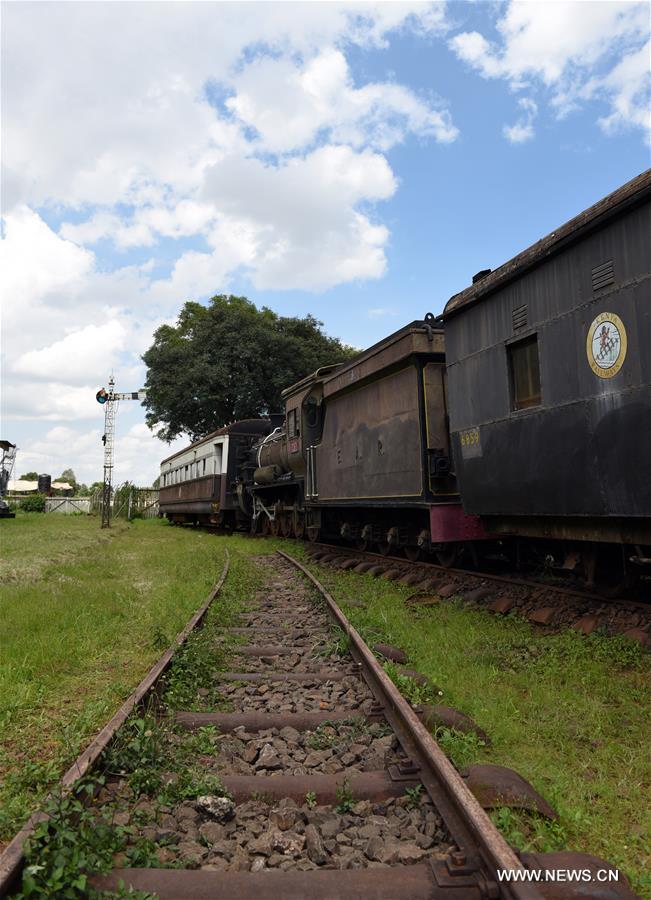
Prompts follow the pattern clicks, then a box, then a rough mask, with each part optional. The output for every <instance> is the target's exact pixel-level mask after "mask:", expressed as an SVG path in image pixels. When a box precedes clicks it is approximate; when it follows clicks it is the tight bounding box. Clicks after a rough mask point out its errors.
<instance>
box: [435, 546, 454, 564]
mask: <svg viewBox="0 0 651 900" xmlns="http://www.w3.org/2000/svg"><path fill="white" fill-rule="evenodd" d="M436 558H437V559H438V562H439V565H440V566H443V568H444V569H451V568H452V567H453V566H454V564H455V563H456V561H457V560H458V559H459V545H458V544H446V545H445V547H444V548H443V549H442V550H437V551H436Z"/></svg>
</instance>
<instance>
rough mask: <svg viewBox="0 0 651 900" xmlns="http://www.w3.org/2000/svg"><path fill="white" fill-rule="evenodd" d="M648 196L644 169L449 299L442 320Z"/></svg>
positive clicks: (650, 175)
mask: <svg viewBox="0 0 651 900" xmlns="http://www.w3.org/2000/svg"><path fill="white" fill-rule="evenodd" d="M648 195H651V169H647V170H646V171H645V172H642V174H641V175H638V176H637V177H636V178H632V179H631V180H630V181H627V182H626V184H623V185H622V186H621V187H620V188H617V190H616V191H613V192H612V194H608V196H607V197H604V198H603V199H602V200H599V201H598V202H597V203H595V204H594V205H593V206H590V207H589V208H588V209H586V210H584V211H583V212H582V213H580V214H579V215H578V216H575V217H574V218H573V219H570V220H569V222H566V223H565V224H564V225H561V227H560V228H557V229H556V231H552V232H551V233H550V234H548V235H547V236H546V237H544V238H542V239H541V240H539V241H537V242H536V243H535V244H532V245H531V247H528V248H527V249H526V250H523V251H522V253H518V255H517V256H514V257H513V259H511V260H509V261H508V262H506V263H504V265H502V266H500V267H499V269H495V270H494V271H493V272H491V273H490V274H489V275H486V276H485V277H483V278H482V279H481V280H480V281H478V282H477V283H476V284H472V285H470V287H467V288H466V289H465V290H463V291H461V292H460V293H459V294H455V295H454V296H453V297H450V299H449V300H448V302H447V304H446V306H445V309H444V310H443V318H444V319H445V318H447V317H448V316H451V315H454V314H455V313H457V312H459V311H460V310H462V309H464V308H465V307H467V306H470V305H471V304H473V303H476V302H477V301H478V300H480V299H481V298H482V297H484V296H486V295H487V294H490V293H493V291H496V290H499V288H501V287H503V286H504V285H505V284H507V283H508V282H509V281H512V280H513V279H515V278H518V277H519V276H520V275H522V274H523V273H524V272H525V271H527V269H530V268H533V266H535V265H538V264H539V263H541V262H542V261H543V260H544V259H546V258H547V257H549V256H551V255H552V254H554V253H557V252H558V251H559V250H561V249H563V248H564V247H565V246H567V245H568V244H570V243H572V242H573V241H575V240H578V239H579V238H580V237H582V236H583V234H585V233H586V232H587V231H589V230H591V229H593V228H596V227H597V226H598V225H600V224H602V222H603V221H605V220H606V219H608V218H610V217H612V216H614V215H617V214H618V213H620V212H621V211H622V210H624V209H626V208H627V207H629V206H632V205H634V204H636V203H639V202H641V201H642V200H643V199H645V197H647V196H648Z"/></svg>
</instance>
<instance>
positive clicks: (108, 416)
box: [95, 375, 147, 528]
mask: <svg viewBox="0 0 651 900" xmlns="http://www.w3.org/2000/svg"><path fill="white" fill-rule="evenodd" d="M114 387H115V379H114V378H113V376H112V375H111V377H110V378H109V380H108V391H107V390H106V388H100V389H99V391H98V392H97V393H96V394H95V399H96V400H97V402H98V403H101V404H102V405H103V406H104V434H103V435H102V443H103V444H104V484H103V487H102V528H110V527H111V481H112V479H113V444H114V442H115V416H116V414H117V411H118V402H119V401H120V400H144V399H145V397H146V396H147V391H127V392H123V393H120V392H119V391H118V392H116V391H114V390H113V389H114Z"/></svg>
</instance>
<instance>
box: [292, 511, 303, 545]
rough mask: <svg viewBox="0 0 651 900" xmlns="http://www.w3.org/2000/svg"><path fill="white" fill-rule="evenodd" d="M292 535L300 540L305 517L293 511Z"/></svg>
mask: <svg viewBox="0 0 651 900" xmlns="http://www.w3.org/2000/svg"><path fill="white" fill-rule="evenodd" d="M293 530H294V537H295V538H296V539H297V540H299V541H301V540H303V537H304V535H305V519H304V518H303V516H301V515H298V513H294V529H293Z"/></svg>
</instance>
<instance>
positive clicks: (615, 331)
mask: <svg viewBox="0 0 651 900" xmlns="http://www.w3.org/2000/svg"><path fill="white" fill-rule="evenodd" d="M626 345H627V340H626V329H625V328H624V323H623V322H622V320H621V319H620V318H619V316H616V315H615V313H609V312H605V313H601V315H599V316H597V318H596V319H595V320H594V322H593V323H592V325H591V326H590V328H589V329H588V337H587V340H586V352H587V354H588V362H589V363H590V368H591V369H592V371H593V372H594V373H595V375H598V376H599V378H612V377H613V375H617V373H618V372H619V370H620V369H621V367H622V366H623V365H624V360H625V359H626Z"/></svg>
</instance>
